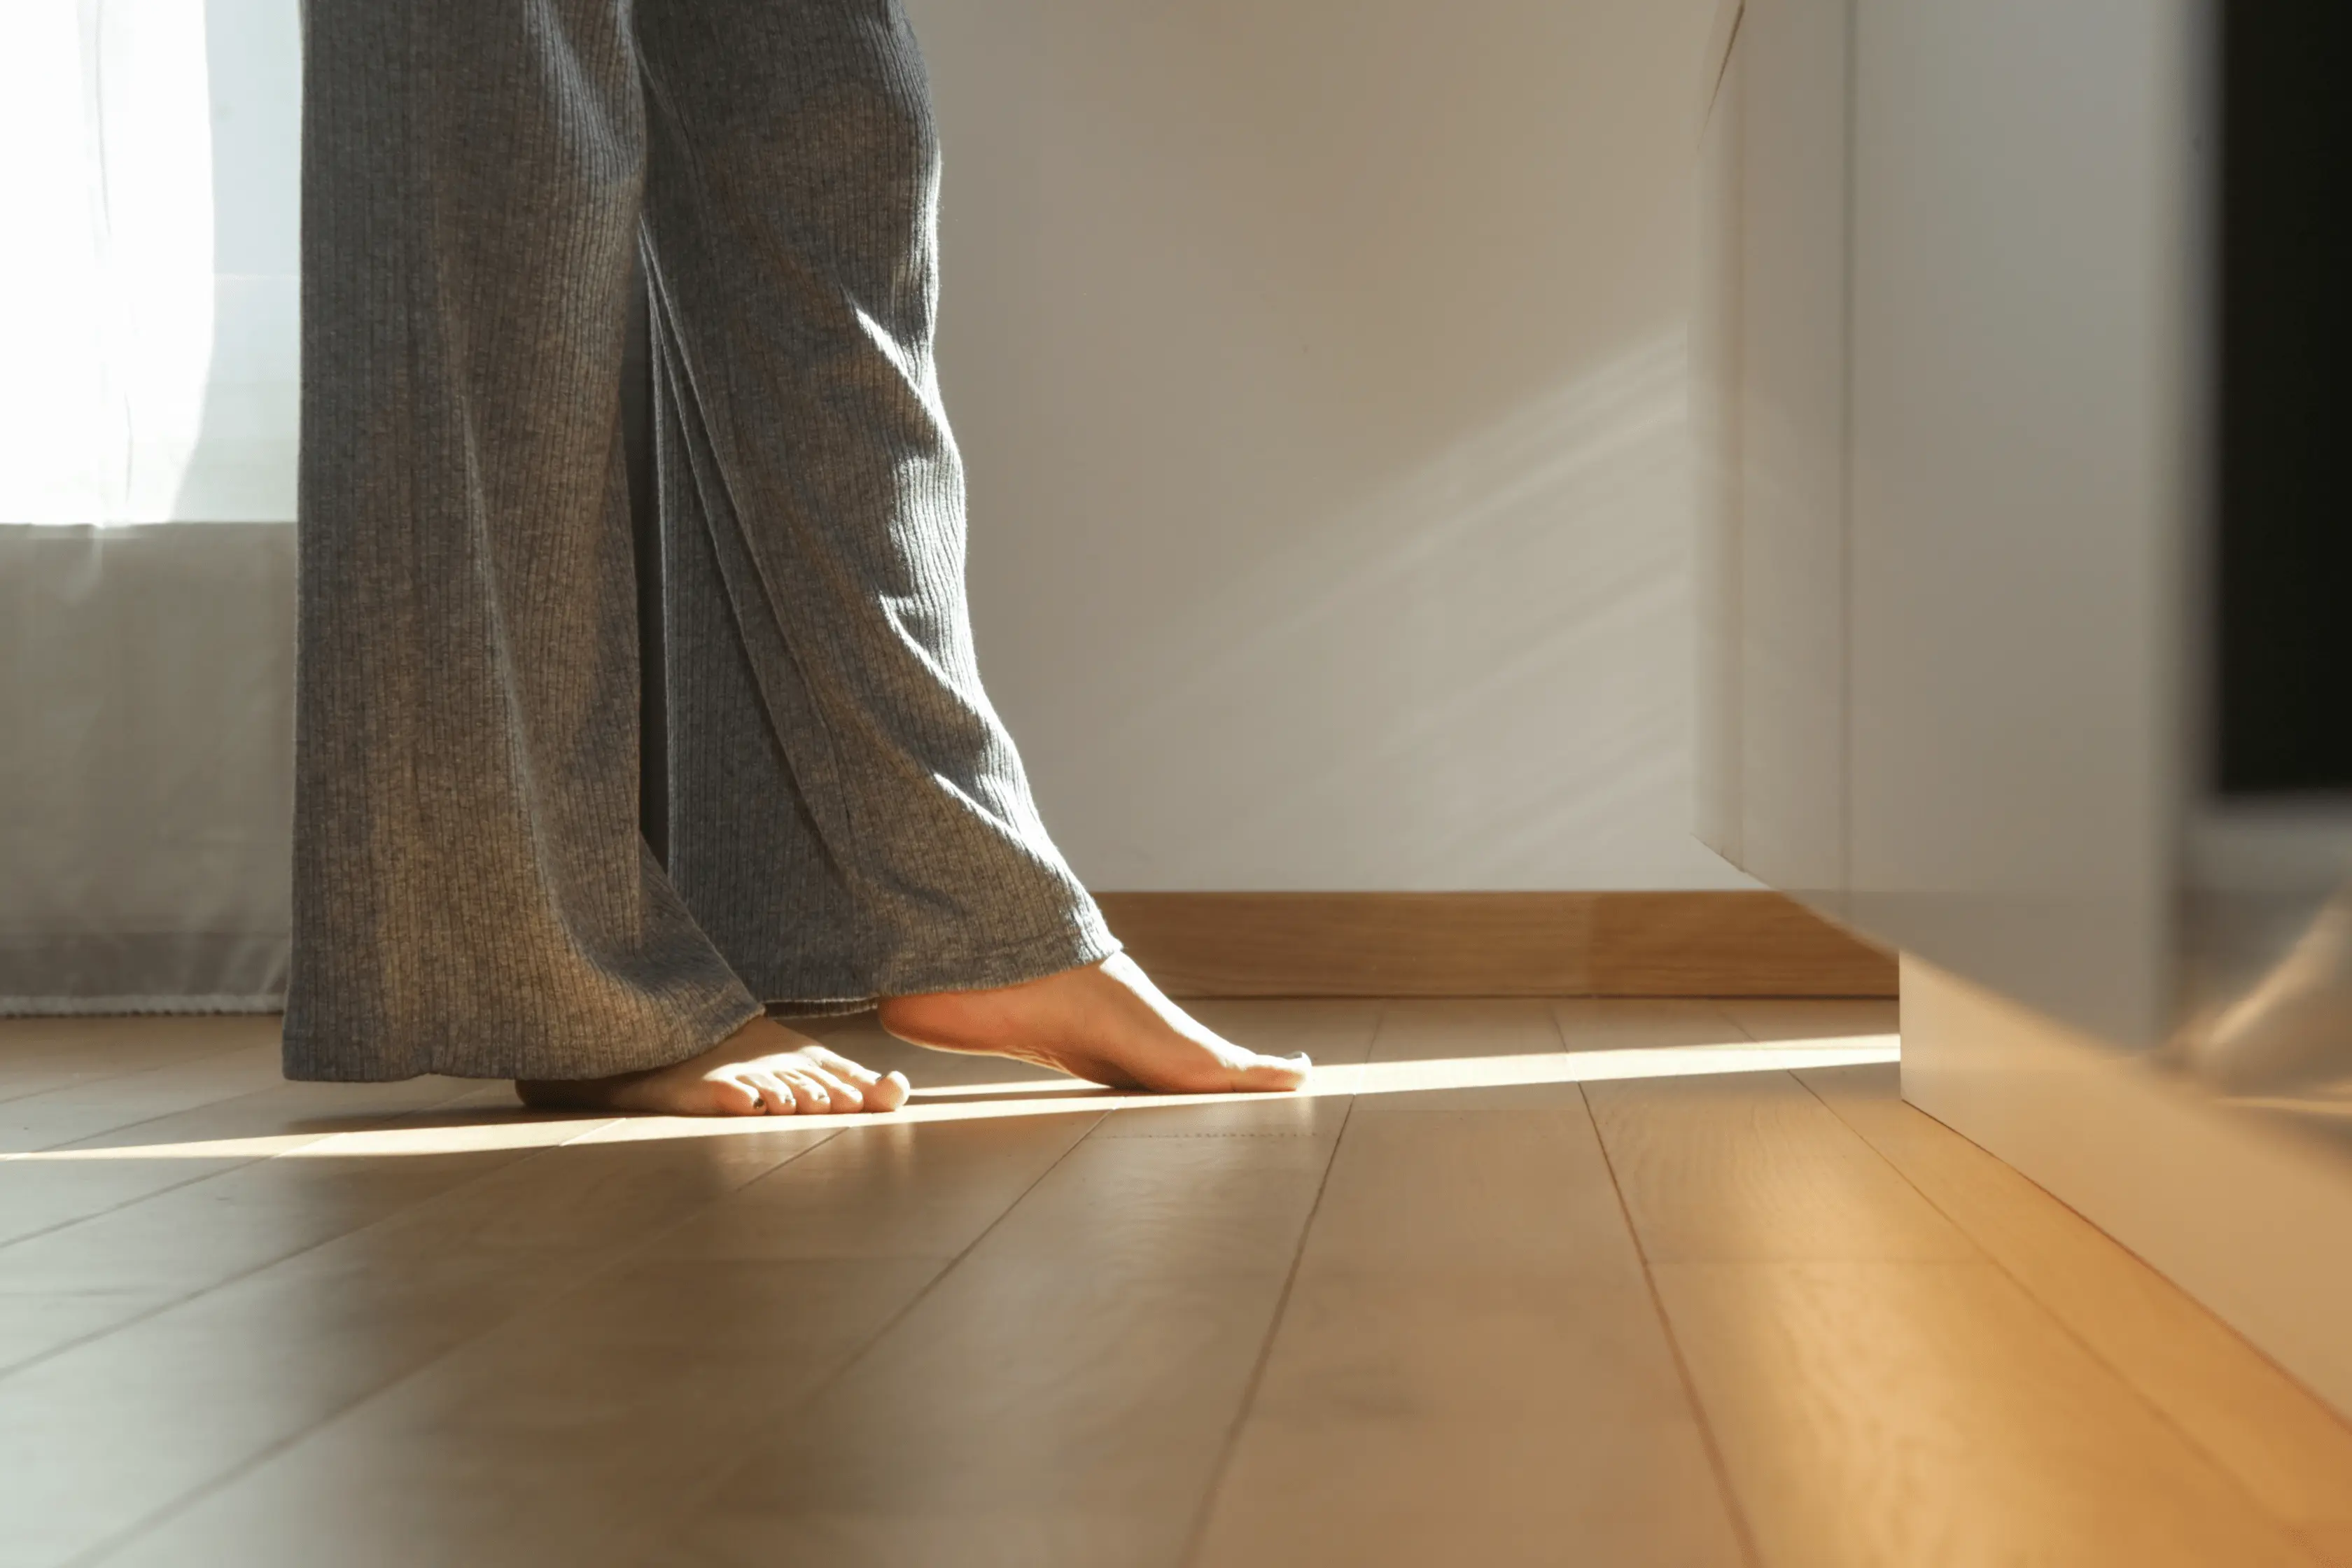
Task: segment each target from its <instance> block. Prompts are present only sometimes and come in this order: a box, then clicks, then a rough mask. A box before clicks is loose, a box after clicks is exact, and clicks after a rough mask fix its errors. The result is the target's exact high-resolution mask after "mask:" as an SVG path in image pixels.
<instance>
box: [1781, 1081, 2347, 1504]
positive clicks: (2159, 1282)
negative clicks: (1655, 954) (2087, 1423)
mask: <svg viewBox="0 0 2352 1568" xmlns="http://www.w3.org/2000/svg"><path fill="white" fill-rule="evenodd" d="M1797 1076H1798V1078H1799V1079H1800V1080H1801V1081H1802V1082H1803V1083H1804V1084H1805V1085H1806V1086H1807V1087H1808V1088H1809V1089H1812V1090H1813V1091H1814V1092H1815V1093H1816V1094H1818V1095H1819V1096H1820V1097H1821V1098H1822V1101H1823V1102H1824V1103H1825V1104H1827V1105H1828V1106H1829V1107H1830V1108H1831V1110H1833V1111H1834V1112H1835V1113H1836V1114H1837V1115H1838V1116H1839V1117H1840V1118H1841V1119H1842V1120H1843V1121H1845V1122H1846V1124H1847V1125H1848V1126H1850V1127H1852V1128H1853V1130H1854V1131H1856V1132H1857V1133H1859V1134H1860V1135H1861V1136H1862V1137H1863V1138H1864V1140H1865V1141H1867V1142H1869V1144H1870V1145H1871V1147H1872V1148H1873V1149H1874V1150H1876V1151H1877V1152H1879V1153H1880V1154H1881V1155H1882V1156H1884V1157H1885V1159H1886V1160H1887V1161H1888V1162H1889V1163H1892V1164H1893V1165H1894V1166H1895V1168H1896V1169H1897V1170H1899V1171H1901V1172H1902V1173H1904V1175H1905V1176H1906V1177H1907V1178H1909V1180H1910V1181H1911V1182H1912V1184H1914V1185H1916V1187H1918V1189H1919V1190H1920V1191H1921V1192H1922V1193H1923V1194H1926V1195H1927V1198H1928V1199H1929V1200H1930V1201H1931V1202H1933V1203H1934V1204H1935V1205H1937V1207H1938V1208H1939V1209H1941V1210H1942V1211H1943V1213H1944V1214H1945V1215H1947V1216H1948V1217H1949V1218H1950V1219H1951V1220H1952V1221H1953V1222H1954V1223H1955V1224H1957V1225H1958V1226H1959V1228H1960V1229H1961V1230H1963V1231H1964V1232H1966V1233H1967V1234H1968V1235H1969V1237H1971V1238H1972V1239H1973V1240H1974V1241H1975V1242H1976V1244H1977V1245H1978V1246H1979V1247H1982V1248H1983V1249H1984V1251H1985V1253H1986V1254H1987V1255H1988V1256H1989V1257H1990V1258H1992V1259H1993V1260H1994V1261H1995V1262H1996V1263H1999V1264H2000V1266H2001V1267H2002V1268H2005V1269H2007V1270H2008V1271H2009V1273H2010V1275H2011V1277H2012V1278H2014V1279H2016V1280H2017V1281H2018V1282H2019V1283H2020V1284H2021V1285H2022V1286H2023V1287H2024V1288H2025V1289H2026V1291H2027V1292H2028V1293H2029V1294H2031V1295H2032V1297H2033V1298H2034V1299H2035V1300H2038V1301H2040V1302H2041V1303H2042V1306H2043V1307H2044V1308H2045V1309H2046V1310H2048V1311H2049V1312H2050V1313H2051V1314H2052V1315H2053V1317H2055V1318H2056V1319H2057V1320H2058V1321H2061V1322H2063V1323H2064V1324H2065V1325H2066V1326H2067V1328H2069V1329H2070V1330H2072V1331H2074V1334H2075V1335H2076V1336H2077V1337H2078V1338H2080V1339H2081V1340H2082V1342H2084V1344H2085V1345H2086V1346H2088V1347H2089V1348H2090V1350H2091V1351H2092V1352H2093V1353H2094V1354H2095V1355H2097V1356H2098V1357H2099V1358H2100V1359H2101V1360H2102V1361H2104V1362H2105V1363H2107V1364H2108V1365H2109V1366H2111V1367H2113V1368H2114V1369H2115V1370H2116V1372H2117V1373H2119V1374H2121V1375H2122V1377H2123V1378H2124V1379H2125V1381H2126V1382H2127V1383H2129V1384H2131V1385H2132V1386H2134V1387H2135V1388H2137V1389H2138V1390H2139V1392H2140V1393H2141V1394H2145V1395H2146V1396H2147V1399H2148V1400H2149V1402H2150V1403H2152V1404H2153V1405H2156V1407H2157V1408H2158V1409H2159V1410H2162V1411H2163V1412H2164V1413H2165V1414H2166V1415H2168V1416H2169V1417H2171V1419H2172V1420H2173V1421H2174V1422H2175V1423H2176V1424H2177V1425H2178V1426H2179V1427H2180V1428H2181V1429H2182V1430H2183V1431H2184V1432H2185V1433H2187V1434H2188V1436H2189V1438H2190V1440H2191V1441H2193V1442H2195V1443H2196V1444H2198V1445H2199V1446H2200V1447H2202V1448H2203V1449H2204V1450H2205V1451H2206V1452H2207V1453H2208V1454H2210V1455H2211V1456H2212V1457H2213V1458H2215V1459H2216V1460H2217V1461H2218V1462H2219V1463H2220V1464H2221V1466H2222V1467H2223V1468H2226V1469H2227V1470H2229V1471H2230V1473H2231V1474H2232V1475H2233V1476H2235V1477H2236V1478H2237V1479H2238V1481H2239V1482H2240V1484H2241V1485H2242V1486H2244V1487H2245V1488H2246V1489H2247V1490H2248V1491H2249V1492H2251V1493H2252V1495H2253V1496H2254V1497H2255V1498H2256V1499H2258V1500H2260V1501H2261V1502H2262V1503H2263V1506H2264V1507H2266V1508H2267V1509H2269V1510H2271V1512H2272V1513H2273V1514H2274V1515H2275V1516H2277V1517H2278V1518H2280V1519H2282V1520H2284V1521H2287V1522H2288V1523H2290V1524H2292V1525H2294V1526H2295V1527H2297V1528H2298V1529H2300V1530H2303V1531H2307V1532H2309V1533H2311V1534H2312V1536H2313V1538H2314V1539H2315V1540H2325V1539H2326V1538H2328V1537H2330V1536H2335V1537H2336V1538H2338V1539H2345V1540H2352V1425H2347V1423H2346V1422H2345V1421H2344V1420H2343V1419H2342V1418H2341V1417H2339V1416H2337V1415H2336V1414H2335V1413H2334V1412H2333V1411H2331V1410H2329V1409H2328V1408H2327V1407H2326V1405H2323V1404H2321V1403H2320V1401H2319V1400H2318V1399H2317V1398H2315V1396H2314V1395H2313V1394H2310V1393H2309V1392H2308V1391H2307V1390H2305V1388H2303V1387H2302V1385H2301V1384H2297V1383H2296V1382H2295V1381H2294V1379H2293V1378H2291V1377H2289V1376H2288V1375H2287V1374H2286V1373H2284V1372H2282V1371H2280V1370H2279V1368H2278V1367H2277V1365H2276V1364H2275V1363H2273V1362H2271V1361H2270V1360H2269V1359H2268V1358H2267V1357H2265V1356H2263V1354H2262V1353H2261V1352H2258V1351H2256V1350H2255V1349H2254V1348H2253V1347H2252V1345H2250V1344H2248V1343H2247V1342H2245V1341H2244V1340H2242V1339H2241V1338H2240V1337H2239V1336H2238V1335H2237V1334H2236V1333H2235V1332H2233V1331H2231V1329H2230V1328H2229V1326H2228V1325H2226V1324H2224V1323H2223V1322H2221V1320H2219V1319H2218V1318H2216V1317H2214V1316H2213V1314H2212V1313H2210V1312H2209V1311H2207V1310H2205V1309H2204V1308H2203V1307H2201V1306H2200V1305H2198V1304H2197V1302H2195V1301H2193V1300H2190V1299H2189V1297H2188V1296H2187V1295H2186V1294H2185V1293H2183V1292H2182V1291H2181V1290H2180V1289H2179V1287H2178V1286H2176V1285H2174V1284H2173V1283H2172V1282H2171V1281H2170V1280H2168V1279H2165V1278H2164V1277H2163V1276H2162V1275H2160V1274H2158V1272H2157V1271H2156V1270H2155V1269H2153V1268H2149V1267H2148V1266H2147V1264H2145V1263H2143V1262H2141V1261H2140V1260H2139V1259H2138V1258H2136V1257H2134V1256H2133V1255H2132V1254H2131V1253H2130V1252H2129V1251H2127V1250H2126V1248H2125V1247H2123V1246H2122V1245H2121V1244H2120V1243H2118V1242H2116V1240H2115V1239H2114V1238H2112V1237H2109V1236H2107V1235H2106V1233H2105V1232H2104V1231H2102V1230H2100V1229H2099V1228H2098V1227H2097V1226H2094V1225H2092V1224H2091V1223H2090V1222H2089V1221H2088V1220H2085V1219H2084V1218H2083V1217H2082V1216H2081V1215H2078V1214H2076V1213H2074V1210H2072V1209H2070V1208H2068V1207H2066V1206H2065V1205H2063V1204H2062V1203H2060V1202H2058V1201H2057V1200H2056V1199H2055V1198H2053V1197H2052V1196H2051V1195H2050V1194H2047V1193H2045V1192H2043V1191H2042V1189H2041V1188H2040V1187H2037V1186H2035V1185H2034V1184H2032V1182H2030V1181H2028V1180H2027V1179H2026V1178H2025V1177H2024V1176H2022V1175H2021V1174H2019V1173H2018V1172H2017V1171H2016V1170H2014V1169H2013V1168H2011V1166H2009V1165H2007V1164H2005V1163H2002V1162H2001V1161H2000V1160H1998V1159H1995V1158H1994V1157H1993V1156H1992V1155H1990V1154H1988V1153H1986V1152H1984V1151H1983V1150H1982V1149H1979V1148H1978V1147H1977V1146H1976V1145H1975V1144H1973V1143H1971V1142H1969V1141H1968V1140H1967V1139H1965V1138H1963V1137H1961V1136H1960V1135H1959V1134H1958V1133H1957V1132H1954V1131H1951V1129H1949V1128H1948V1127H1946V1126H1944V1125H1943V1123H1941V1122H1939V1121H1936V1120H1935V1119H1934V1118H1933V1117H1930V1116H1928V1115H1927V1114H1925V1113H1924V1112H1922V1111H1920V1110H1916V1109H1914V1108H1913V1107H1911V1106H1909V1105H1906V1104H1905V1103H1904V1102H1903V1099H1902V1090H1901V1084H1900V1080H1899V1075H1898V1073H1897V1071H1896V1069H1895V1068H1892V1067H1851V1068H1814V1069H1808V1070H1805V1071H1802V1072H1801V1073H1799V1074H1798V1075H1797Z"/></svg>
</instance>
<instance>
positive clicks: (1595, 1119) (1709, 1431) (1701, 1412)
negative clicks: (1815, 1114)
mask: <svg viewBox="0 0 2352 1568" xmlns="http://www.w3.org/2000/svg"><path fill="white" fill-rule="evenodd" d="M1715 1010H1716V1012H1717V1013H1718V1014H1721V1015H1722V1016H1723V1018H1724V1021H1725V1022H1726V1023H1728V1024H1729V1025H1730V1026H1732V1027H1733V1028H1735V1029H1738V1031H1739V1032H1740V1033H1741V1034H1743V1035H1747V1036H1748V1038H1749V1039H1751V1040H1753V1039H1755V1036H1754V1035H1753V1034H1752V1033H1750V1031H1749V1030H1748V1026H1747V1025H1745V1024H1743V1023H1741V1022H1740V1021H1739V1020H1738V1018H1735V1017H1733V1016H1731V1015H1730V1014H1729V1013H1727V1012H1725V1011H1724V1009H1723V1008H1721V1007H1717V1008H1716V1009H1715ZM1552 1028H1553V1030H1554V1032H1556V1033H1559V1035H1560V1046H1561V1048H1562V1049H1566V1048H1567V1046H1568V1037H1567V1035H1566V1033H1565V1032H1564V1031H1561V1030H1560V1027H1559V1015H1558V1014H1557V1013H1554V1014H1553V1015H1552ZM1759 1043H1760V1042H1759ZM1576 1098H1577V1100H1578V1102H1579V1103H1580V1104H1581V1105H1582V1106H1583V1107H1584V1119H1585V1121H1587V1122H1589V1123H1590V1124H1591V1128H1592V1142H1593V1146H1594V1147H1595V1148H1597V1149H1599V1150H1600V1151H1601V1167H1602V1168H1603V1169H1604V1170H1606V1171H1607V1172H1608V1173H1609V1190H1610V1191H1611V1192H1612V1193H1613V1194H1616V1198H1617V1214H1618V1217H1619V1218H1621V1219H1622V1220H1623V1221H1624V1222H1625V1235H1626V1236H1627V1237H1628V1238H1629V1239H1631V1240H1632V1242H1633V1256H1634V1257H1636V1258H1640V1259H1641V1260H1642V1284H1643V1287H1644V1288H1645V1289H1647V1290H1648V1291H1649V1293H1650V1310H1651V1311H1652V1312H1653V1313H1654V1314H1656V1316H1657V1320H1658V1331H1659V1332H1660V1333H1662V1334H1664V1336H1665V1338H1666V1353H1667V1354H1669V1355H1671V1356H1673V1357H1674V1360H1675V1376H1676V1377H1677V1378H1679V1379H1681V1380H1682V1385H1683V1400H1684V1402H1685V1404H1686V1405H1689V1406H1690V1413H1691V1421H1692V1424H1693V1425H1694V1426H1696V1427H1697V1428H1698V1440H1699V1444H1700V1446H1701V1447H1704V1448H1705V1449H1706V1463H1707V1468H1708V1469H1710V1470H1712V1471H1713V1472H1714V1473H1715V1487H1716V1490H1717V1492H1718V1493H1720V1494H1721V1496H1722V1498H1723V1510H1724V1513H1725V1515H1726V1516H1727V1518H1728V1519H1729V1520H1730V1522H1731V1530H1732V1533H1733V1535H1734V1536H1736V1537H1737V1538H1738V1544H1739V1554H1740V1557H1741V1559H1742V1560H1743V1561H1745V1562H1747V1563H1751V1564H1758V1563H1762V1562H1763V1561H1764V1555H1763V1552H1761V1551H1760V1550H1759V1548H1758V1546H1757V1543H1756V1532H1755V1530H1754V1528H1753V1527H1752V1526H1751V1525H1750V1524H1749V1523H1748V1509H1747V1506H1746V1505H1745V1504H1743V1503H1742V1502H1741V1501H1740V1500H1739V1493H1738V1491H1737V1490H1736V1489H1734V1488H1733V1487H1732V1484H1731V1467H1730V1466H1729V1465H1728V1464H1727V1463H1726V1462H1725V1460H1724V1458H1723V1447H1722V1445H1721V1444H1719V1443H1717V1441H1716V1436H1715V1424H1714V1423H1713V1422H1711V1421H1709V1420H1708V1419H1707V1418H1706V1405H1705V1404H1704V1403H1702V1402H1701V1401H1700V1399H1699V1396H1698V1380H1697V1379H1696V1378H1695V1377H1693V1376H1692V1375H1691V1369H1690V1362H1689V1360H1688V1359H1687V1358H1686V1357H1685V1356H1684V1354H1683V1343H1682V1340H1681V1338H1680V1337H1679V1336H1677V1335H1676V1334H1675V1321H1674V1320H1673V1319H1672V1318H1670V1317H1668V1316H1667V1315H1666V1299H1665V1298H1664V1296H1663V1295H1661V1294H1660V1293H1659V1291H1658V1277H1657V1275H1656V1274H1655V1273H1654V1271H1653V1270H1652V1269H1651V1268H1650V1249H1649V1248H1648V1247H1646V1246H1644V1245H1643V1241H1642V1232H1641V1229H1640V1227H1639V1226H1635V1225H1634V1223H1633V1205H1631V1204H1629V1203H1627V1202H1626V1201H1625V1184H1624V1183H1622V1182H1621V1181H1619V1180H1618V1179H1617V1162H1616V1160H1615V1159H1614V1158H1613V1157H1612V1155H1611V1154H1610V1152H1609V1140H1608V1139H1606V1138H1604V1137H1602V1136H1601V1118H1600V1116H1599V1114H1598V1113H1596V1112H1595V1111H1594V1110H1593V1109H1592V1097H1591V1094H1590V1093H1588V1092H1587V1091H1586V1087H1585V1086H1584V1085H1583V1084H1578V1085H1577V1086H1576Z"/></svg>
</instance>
